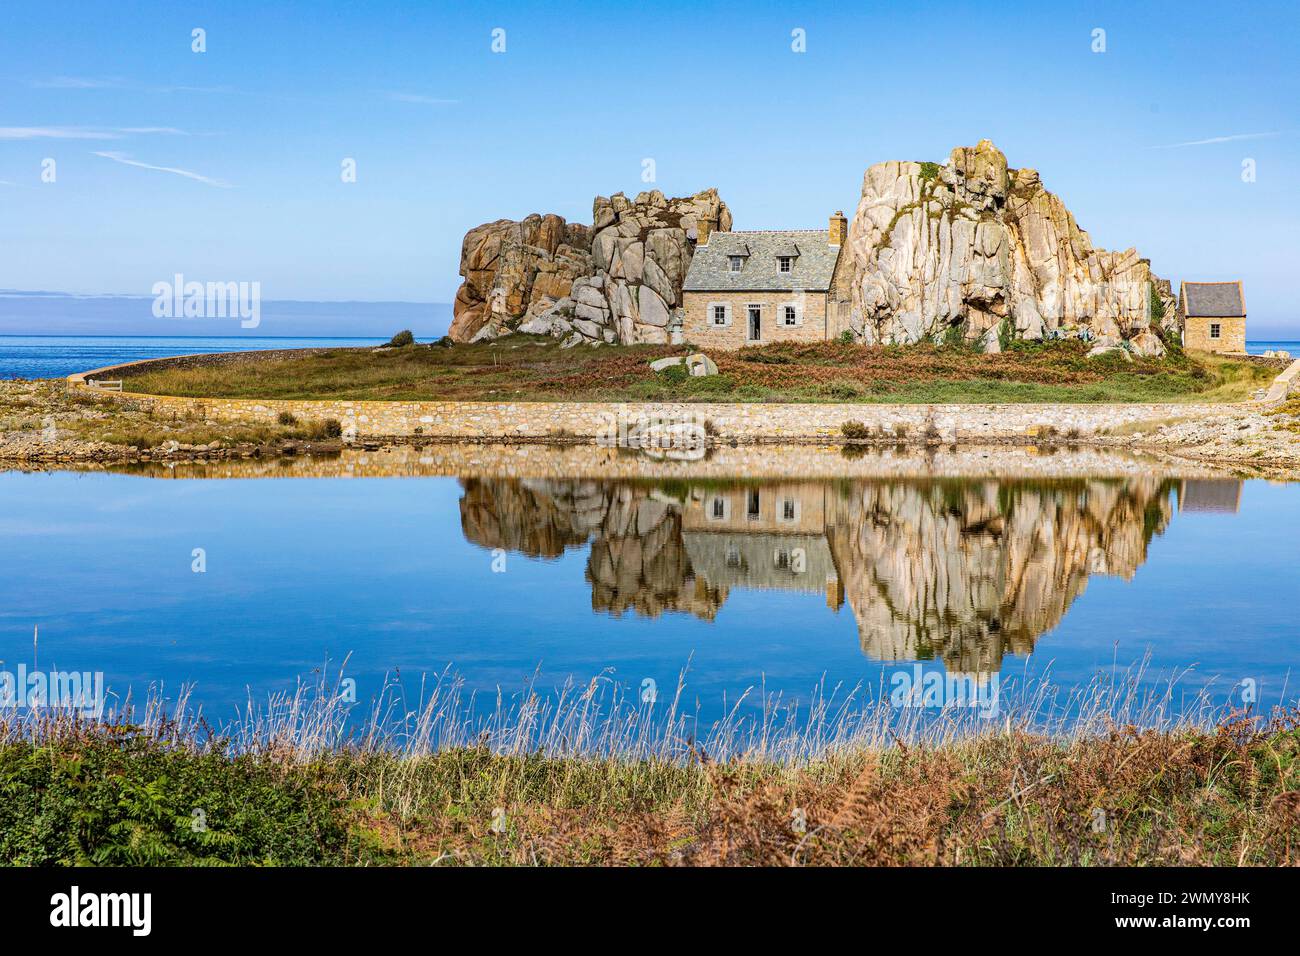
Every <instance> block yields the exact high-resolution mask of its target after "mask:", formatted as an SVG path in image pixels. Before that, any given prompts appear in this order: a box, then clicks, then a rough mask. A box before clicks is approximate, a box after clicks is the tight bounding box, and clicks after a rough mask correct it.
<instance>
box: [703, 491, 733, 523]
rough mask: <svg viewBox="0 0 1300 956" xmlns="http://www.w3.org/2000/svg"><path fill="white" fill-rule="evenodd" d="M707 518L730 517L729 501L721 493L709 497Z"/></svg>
mask: <svg viewBox="0 0 1300 956" xmlns="http://www.w3.org/2000/svg"><path fill="white" fill-rule="evenodd" d="M708 514H709V520H710V521H726V520H727V519H728V518H730V517H731V501H730V500H728V499H727V498H726V497H724V496H723V495H714V496H713V497H712V498H711V499H709V512H708Z"/></svg>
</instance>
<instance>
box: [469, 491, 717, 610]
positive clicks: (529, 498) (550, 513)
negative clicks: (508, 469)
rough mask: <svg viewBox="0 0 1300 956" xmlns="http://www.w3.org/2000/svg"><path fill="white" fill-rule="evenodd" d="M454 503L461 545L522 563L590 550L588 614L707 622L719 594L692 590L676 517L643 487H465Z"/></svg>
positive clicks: (702, 587)
mask: <svg viewBox="0 0 1300 956" xmlns="http://www.w3.org/2000/svg"><path fill="white" fill-rule="evenodd" d="M462 485H463V487H464V489H465V494H464V497H462V498H461V502H460V513H461V527H462V528H463V530H464V532H465V537H466V539H467V540H469V541H471V542H472V543H474V544H478V545H481V546H483V547H485V548H505V549H506V550H508V551H517V552H519V553H521V554H524V555H527V556H528V557H534V558H536V557H544V558H553V557H558V556H559V555H560V554H562V553H564V551H565V549H567V548H573V547H580V546H581V545H584V544H586V543H587V542H588V541H590V542H591V555H590V557H589V558H588V560H587V580H588V582H590V583H591V588H592V591H591V606H592V608H593V609H595V610H598V611H609V612H611V613H613V614H621V613H623V612H624V611H626V610H628V609H634V610H636V611H637V613H639V614H644V615H647V616H651V617H655V616H658V615H659V614H662V613H663V612H665V611H687V612H689V613H691V614H694V615H696V616H697V617H702V618H706V619H708V620H712V619H713V617H714V615H715V614H717V610H718V608H719V607H720V606H721V605H722V602H723V600H725V599H726V594H725V592H719V591H718V589H716V588H710V587H708V586H707V585H706V584H705V583H704V582H702V581H701V582H698V583H697V582H696V580H695V578H694V575H693V574H692V572H691V565H690V561H689V559H688V558H687V556H686V549H685V548H684V547H683V545H682V531H681V520H682V519H681V510H680V508H679V506H678V505H677V503H676V502H675V501H673V500H672V499H669V498H665V497H663V496H662V495H659V494H658V493H656V492H655V491H654V490H653V488H652V487H651V486H649V485H643V486H642V485H630V484H618V485H615V484H602V483H600V482H595V481H520V480H512V479H494V480H483V479H468V480H465V481H464V482H462Z"/></svg>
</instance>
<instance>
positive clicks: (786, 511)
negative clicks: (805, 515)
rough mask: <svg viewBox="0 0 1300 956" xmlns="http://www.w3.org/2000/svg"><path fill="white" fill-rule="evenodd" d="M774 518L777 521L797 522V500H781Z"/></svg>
mask: <svg viewBox="0 0 1300 956" xmlns="http://www.w3.org/2000/svg"><path fill="white" fill-rule="evenodd" d="M776 518H777V520H778V521H784V522H787V523H793V522H795V521H798V520H799V499H798V498H792V497H791V498H782V499H781V507H780V508H779V509H778V510H777V513H776Z"/></svg>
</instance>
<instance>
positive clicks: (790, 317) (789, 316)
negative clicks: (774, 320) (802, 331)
mask: <svg viewBox="0 0 1300 956" xmlns="http://www.w3.org/2000/svg"><path fill="white" fill-rule="evenodd" d="M781 324H782V325H786V326H791V327H793V326H796V325H798V324H799V310H798V309H796V308H795V307H794V306H792V305H785V306H782V307H781Z"/></svg>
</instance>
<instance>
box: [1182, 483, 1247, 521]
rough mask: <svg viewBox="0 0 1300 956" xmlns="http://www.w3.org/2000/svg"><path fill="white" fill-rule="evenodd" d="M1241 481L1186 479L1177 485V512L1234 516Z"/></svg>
mask: <svg viewBox="0 0 1300 956" xmlns="http://www.w3.org/2000/svg"><path fill="white" fill-rule="evenodd" d="M1240 507H1241V481H1240V480H1239V479H1236V478H1188V479H1186V480H1185V481H1181V482H1179V484H1178V510H1179V511H1204V512H1212V513H1214V512H1217V513H1219V514H1236V513H1237V511H1238V509H1240Z"/></svg>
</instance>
